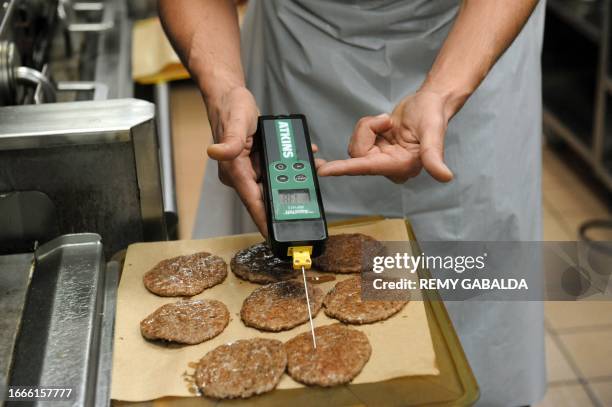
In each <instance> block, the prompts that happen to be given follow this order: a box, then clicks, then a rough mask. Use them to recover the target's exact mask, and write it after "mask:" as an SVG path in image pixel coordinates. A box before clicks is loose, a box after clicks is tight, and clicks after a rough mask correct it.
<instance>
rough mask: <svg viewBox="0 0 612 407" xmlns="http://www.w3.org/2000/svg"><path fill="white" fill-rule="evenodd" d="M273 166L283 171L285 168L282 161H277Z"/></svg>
mask: <svg viewBox="0 0 612 407" xmlns="http://www.w3.org/2000/svg"><path fill="white" fill-rule="evenodd" d="M274 168H276V169H277V170H279V171H285V170H286V169H287V166H286V165H285V164H283V163H278V164H276V165H274Z"/></svg>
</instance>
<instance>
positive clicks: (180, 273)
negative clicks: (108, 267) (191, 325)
mask: <svg viewBox="0 0 612 407" xmlns="http://www.w3.org/2000/svg"><path fill="white" fill-rule="evenodd" d="M226 276H227V264H226V263H225V261H224V260H223V259H222V258H221V257H219V256H215V255H214V254H210V253H206V252H200V253H194V254H190V255H186V256H178V257H173V258H171V259H166V260H162V261H160V262H159V263H157V265H156V266H155V267H153V268H152V269H151V270H149V271H147V273H146V274H145V275H144V277H143V282H144V285H145V287H147V289H148V290H149V291H151V292H152V293H153V294H157V295H159V296H162V297H179V296H186V297H191V296H193V295H196V294H199V293H201V292H202V291H204V290H205V289H207V288H210V287H212V286H214V285H217V284H219V283H221V282H222V281H223V280H225V277H226Z"/></svg>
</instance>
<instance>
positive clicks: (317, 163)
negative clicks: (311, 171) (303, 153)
mask: <svg viewBox="0 0 612 407" xmlns="http://www.w3.org/2000/svg"><path fill="white" fill-rule="evenodd" d="M314 161H315V168H316V169H317V170H318V169H319V167H321V166H322V165H323V164H325V163H326V162H327V161H326V160H324V159H322V158H315V160H314Z"/></svg>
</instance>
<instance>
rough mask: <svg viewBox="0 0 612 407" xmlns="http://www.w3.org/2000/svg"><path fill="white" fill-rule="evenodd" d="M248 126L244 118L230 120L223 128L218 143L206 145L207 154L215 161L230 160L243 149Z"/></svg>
mask: <svg viewBox="0 0 612 407" xmlns="http://www.w3.org/2000/svg"><path fill="white" fill-rule="evenodd" d="M247 136H248V126H247V124H246V122H245V121H244V120H232V121H230V122H229V124H228V125H227V127H225V128H224V129H223V134H222V135H221V140H220V142H219V143H215V144H212V145H210V146H208V148H207V150H206V151H207V153H208V156H209V157H210V158H212V159H214V160H217V161H230V160H233V159H234V158H236V157H238V155H240V153H241V152H242V150H244V147H245V142H246V138H247Z"/></svg>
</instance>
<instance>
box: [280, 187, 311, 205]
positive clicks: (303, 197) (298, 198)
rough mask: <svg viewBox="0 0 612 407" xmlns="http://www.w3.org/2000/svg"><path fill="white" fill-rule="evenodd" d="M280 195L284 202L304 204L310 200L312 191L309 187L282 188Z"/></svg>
mask: <svg viewBox="0 0 612 407" xmlns="http://www.w3.org/2000/svg"><path fill="white" fill-rule="evenodd" d="M278 197H279V198H280V201H281V203H282V204H285V205H289V204H303V203H308V202H310V191H308V190H307V189H281V190H280V191H278Z"/></svg>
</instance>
